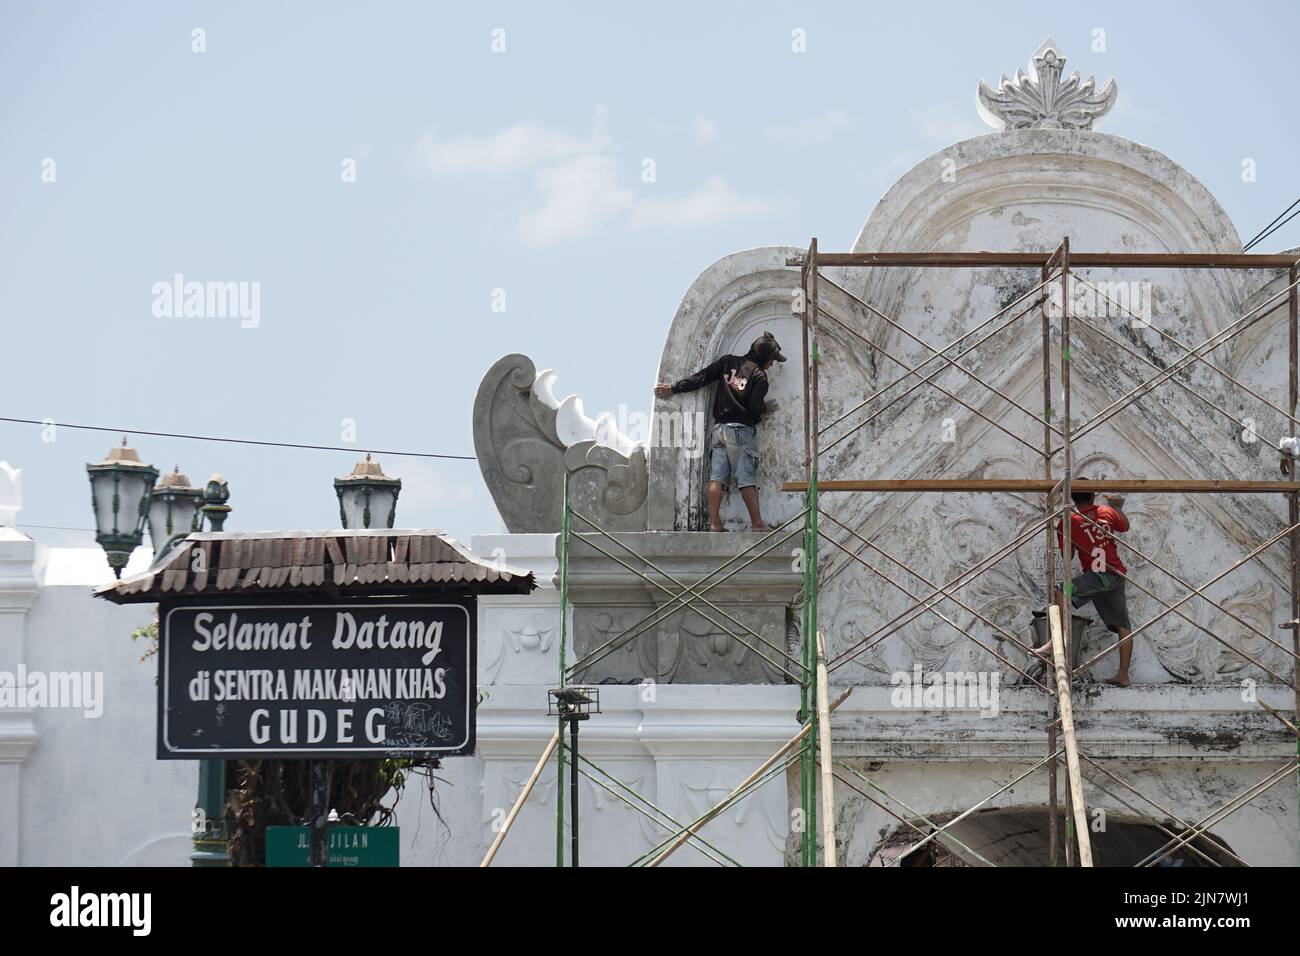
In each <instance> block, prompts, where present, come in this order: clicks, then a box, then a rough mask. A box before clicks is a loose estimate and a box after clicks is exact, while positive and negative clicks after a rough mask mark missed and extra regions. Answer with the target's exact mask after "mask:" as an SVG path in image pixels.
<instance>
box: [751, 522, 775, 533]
mask: <svg viewBox="0 0 1300 956" xmlns="http://www.w3.org/2000/svg"><path fill="white" fill-rule="evenodd" d="M749 530H751V531H771V530H772V526H771V525H769V524H768V523H767V522H766V521H764V522H761V523H759V524H756V525H751V526H750V529H749Z"/></svg>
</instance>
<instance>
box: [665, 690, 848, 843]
mask: <svg viewBox="0 0 1300 956" xmlns="http://www.w3.org/2000/svg"><path fill="white" fill-rule="evenodd" d="M851 693H853V688H851V687H850V688H848V689H847V690H845V691H844V692H843V693H842V694H840V696H838V697H836V698H835V700H834V701H832V702H831V703H830V704H829V705H827V712H828V713H834V711H835V709H836V708H837V707H839V706H840V704H842V703H844V702H845V701H846V700H848V698H849V694H851ZM812 730H813V724H812V722H811V721H809V722H807V723H805V724H804V725H803V726H802V727H801V728H799V732H798V733H797V734H795V735H794V736H793V737H791V738H790V739H789V740H787V741H786V742H785V743H784V744H782V745H781V747H780V749H778V750H777V752H776V753H774V754H772V756H770V757H768V758H767V759H766V760H764V761H763V762H762V763H761V764H759V766H758V769H757V770H755V771H754V772H753V773H751V774H750V775H749V776H748V777H746V778H745V779H744V780H742V781H741V782H740V783H739V784H737V785H736V787H735V788H734V789H733V790H732V791H731V792H730V793H728V794H727V795H726V796H725V797H723V798H722V800H721V802H719V803H718V804H717V805H716V806H714V807H712V808H710V809H709V810H707V811H705V812H704V814H703V815H702V816H700V818H699V819H698V820H696V821H695V822H694V823H692V824H691V825H690V826H688V827H686V828H685V829H684V830H683V831H682V832H681V833H680V834H678V836H677V838H676V839H674V840H673V841H672V843H670V844H669V845H668V846H667V847H666V848H665V849H664V850H662V851H660V853H659V855H658V856H656V857H655V858H654V859H653V860H651V861H650V862H649V864H647V865H648V866H659V865H660V864H661V863H663V861H664V860H666V859H668V857H670V856H671V855H672V854H673V852H674V851H675V850H676V849H677V848H678V847H680V846H681V845H682V844H683V843H685V842H686V840H687V839H688V838H689V837H690V836H691V835H692V834H694V833H695V832H696V831H697V830H699V828H700V827H702V826H704V825H705V824H706V823H708V822H709V821H710V820H712V819H714V818H715V817H717V816H718V814H720V813H722V812H723V810H725V809H726V808H727V807H728V806H729V805H730V804H731V802H732V801H733V799H734V797H735V796H736V795H737V794H738V793H740V792H741V791H742V790H744V789H746V788H747V787H748V786H749V785H750V784H751V783H753V782H754V781H755V780H757V779H758V778H759V777H760V776H762V774H763V773H764V772H765V771H767V770H768V769H769V768H770V767H771V766H772V765H773V764H774V763H776V762H777V761H778V760H780V759H781V758H782V757H783V756H785V755H786V754H787V753H789V752H790V751H791V750H793V749H794V748H795V747H797V746H799V745H800V744H802V743H803V742H804V740H805V739H806V738H808V737H810V736H811V734H812Z"/></svg>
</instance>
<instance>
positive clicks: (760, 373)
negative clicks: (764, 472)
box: [655, 332, 785, 531]
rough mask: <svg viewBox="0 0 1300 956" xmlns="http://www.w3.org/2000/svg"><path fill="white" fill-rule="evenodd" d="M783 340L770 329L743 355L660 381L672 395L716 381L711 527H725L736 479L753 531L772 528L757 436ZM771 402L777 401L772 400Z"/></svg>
mask: <svg viewBox="0 0 1300 956" xmlns="http://www.w3.org/2000/svg"><path fill="white" fill-rule="evenodd" d="M784 361H785V356H784V355H782V354H781V346H780V344H779V343H778V342H777V340H776V339H775V337H773V335H772V333H771V332H764V333H763V334H762V335H760V336H759V337H758V338H756V339H755V340H754V344H753V345H751V346H750V347H749V351H748V352H746V353H745V354H744V355H724V356H722V357H721V358H719V359H718V360H717V361H716V362H714V363H713V364H711V365H708V366H706V367H705V368H702V369H700V370H699V371H698V372H696V373H695V374H694V375H691V376H689V377H687V378H684V379H682V380H681V381H680V382H677V383H676V384H675V385H669V384H668V383H667V382H660V383H659V384H658V385H656V386H655V395H657V396H658V397H659V398H668V397H670V396H672V395H675V394H677V393H679V392H693V391H695V390H696V389H698V388H703V387H704V386H705V385H708V384H710V383H711V382H717V383H718V387H717V388H716V389H715V390H714V393H713V422H714V425H713V432H712V436H711V440H710V445H711V446H712V449H713V450H712V455H711V460H710V464H709V530H710V531H726V530H727V529H726V528H724V527H723V526H722V520H721V518H719V516H718V512H719V510H720V509H721V507H722V496H723V494H724V493H725V492H726V490H727V487H728V486H729V485H730V484H731V482H732V481H733V480H734V481H735V483H736V487H738V488H739V489H740V497H741V499H742V500H743V501H744V502H745V507H746V508H747V509H748V510H749V523H750V527H751V528H752V529H753V530H754V531H771V530H772V529H771V528H770V527H769V526H768V524H767V522H765V521H764V520H763V514H762V512H761V511H760V510H759V507H758V439H757V434H756V432H755V426H757V425H758V423H759V421H760V420H762V418H763V412H764V411H767V410H768V407H769V405H768V402H767V386H768V381H767V370H768V369H770V368H771V367H772V364H773V363H774V362H784ZM772 407H775V405H774V404H773V406H772Z"/></svg>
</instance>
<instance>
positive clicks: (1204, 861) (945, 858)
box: [867, 807, 1241, 867]
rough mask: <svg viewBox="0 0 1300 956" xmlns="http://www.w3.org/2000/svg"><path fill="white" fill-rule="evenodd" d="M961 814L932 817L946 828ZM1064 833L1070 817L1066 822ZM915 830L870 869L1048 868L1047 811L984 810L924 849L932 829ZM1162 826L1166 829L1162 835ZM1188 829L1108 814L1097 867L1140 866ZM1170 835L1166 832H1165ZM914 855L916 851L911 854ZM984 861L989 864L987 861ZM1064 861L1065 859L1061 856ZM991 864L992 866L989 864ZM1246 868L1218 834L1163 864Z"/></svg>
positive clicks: (897, 836) (893, 837) (883, 846)
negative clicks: (1241, 866) (917, 846)
mask: <svg viewBox="0 0 1300 956" xmlns="http://www.w3.org/2000/svg"><path fill="white" fill-rule="evenodd" d="M957 815H958V814H946V815H941V816H935V817H931V819H932V820H934V822H935V823H937V824H938V825H940V826H942V825H943V823H944V822H946V821H947V820H951V819H953V818H954V817H956V816H957ZM1060 820H1061V822H1060V830H1059V832H1060V833H1061V834H1064V833H1065V822H1066V821H1065V817H1064V815H1062V816H1061V818H1060ZM913 822H914V823H915V825H916V827H919V830H920V832H918V830H917V829H914V828H913V827H912V826H908V825H904V824H899V825H898V826H897V827H895V828H894V829H893V830H892V831H891V832H890V833H889V834H888V835H887V836H886V837H885V839H884V840H883V841H881V843H880V845H879V846H878V847H877V848H876V850H875V851H874V852H873V853H872V855H871V859H870V861H869V862H868V863H867V865H868V866H872V867H879V866H894V865H897V866H907V867H949V866H987V865H988V864H989V863H992V864H993V865H995V866H1048V865H1050V858H1049V828H1048V813H1047V809H1046V808H1045V807H1044V808H1034V807H1027V808H1018V809H1013V810H983V811H979V812H977V813H973V814H971V815H970V816H968V817H966V818H965V819H963V820H961V821H960V822H958V823H956V824H954V825H953V826H951V827H950V828H948V829H947V830H945V831H944V832H943V833H942V834H941V835H940V836H938V837H936V838H935V839H933V840H931V841H930V842H929V843H928V844H926V845H925V846H924V847H922V848H921V849H919V850H911V848H912V847H914V846H915V845H916V844H917V843H918V842H919V841H920V840H922V839H924V836H925V835H926V834H928V833H930V832H931V829H932V828H931V827H930V826H929V825H928V824H926V823H924V822H922V821H919V820H918V821H913ZM1161 827H1163V828H1164V829H1163V830H1162V829H1161ZM1183 829H1184V828H1183V827H1182V826H1179V825H1178V824H1177V823H1175V822H1174V821H1172V820H1152V819H1147V818H1139V817H1133V816H1119V815H1117V814H1114V813H1107V814H1106V817H1105V825H1104V828H1103V829H1101V830H1100V831H1099V832H1092V833H1091V838H1092V853H1093V863H1094V865H1096V866H1118V867H1126V866H1138V865H1141V864H1142V863H1143V861H1145V860H1147V859H1148V858H1150V857H1151V856H1152V855H1154V854H1157V853H1158V852H1160V851H1161V850H1162V849H1163V848H1165V847H1166V846H1167V844H1169V843H1170V842H1171V841H1172V839H1173V838H1172V837H1171V836H1170V835H1169V833H1173V834H1181V833H1182V832H1183ZM1166 830H1167V831H1169V833H1166V832H1165V831H1166ZM909 850H911V852H908V851H909ZM981 857H982V858H983V859H981ZM1061 860H1062V862H1063V861H1064V855H1063V853H1062V856H1061ZM895 861H897V862H895ZM985 861H987V862H985ZM1216 864H1217V865H1219V866H1240V865H1241V864H1240V863H1239V862H1237V860H1235V859H1234V858H1233V857H1232V855H1231V847H1229V846H1228V845H1227V844H1226V843H1225V842H1224V841H1222V840H1221V839H1219V838H1218V837H1215V836H1213V835H1212V834H1202V835H1201V836H1198V837H1197V838H1196V839H1195V840H1192V841H1191V842H1190V844H1187V845H1183V846H1180V847H1178V848H1177V849H1176V850H1174V851H1173V852H1171V853H1169V854H1168V855H1167V856H1165V857H1164V858H1163V859H1162V860H1161V861H1160V862H1159V863H1158V864H1157V865H1158V866H1172V867H1202V866H1204V867H1211V866H1214V865H1216Z"/></svg>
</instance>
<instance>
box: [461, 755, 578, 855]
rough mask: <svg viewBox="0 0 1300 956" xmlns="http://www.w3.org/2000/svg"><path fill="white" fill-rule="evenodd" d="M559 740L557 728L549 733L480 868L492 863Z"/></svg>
mask: <svg viewBox="0 0 1300 956" xmlns="http://www.w3.org/2000/svg"><path fill="white" fill-rule="evenodd" d="M559 742H560V732H559V731H558V730H557V731H556V732H555V733H554V734H552V735H551V740H550V743H548V744H547V745H546V749H545V750H543V751H542V759H541V760H539V761H537V766H536V767H534V768H533V772H532V775H531V776H530V777H529V778H528V782H527V783H525V784H524V788H523V789H522V790H520V791H519V796H518V797H517V798H516V799H515V805H514V806H513V807H511V808H510V814H509V815H508V816H507V817H506V821H505V823H503V824H501V832H500V833H498V834H497V835H496V839H495V840H493V841H492V845H491V846H490V847H488V851H487V855H486V856H484V857H483V862H482V863H480V864H479V867H480V868H482V867H485V866H491V865H492V858H493V857H495V856H496V855H497V850H499V849H501V843H502V842H503V841H504V840H505V838H506V834H507V833H509V832H510V827H511V825H512V824H513V823H514V822H515V817H517V816H519V811H520V810H521V809H523V806H524V801H525V800H527V799H528V795H529V794H530V793H532V792H533V785H534V784H536V783H537V778H538V777H540V776H541V775H542V770H543V768H545V766H546V761H548V760H550V759H551V754H552V753H554V752H555V747H556V745H557V744H558V743H559Z"/></svg>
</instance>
